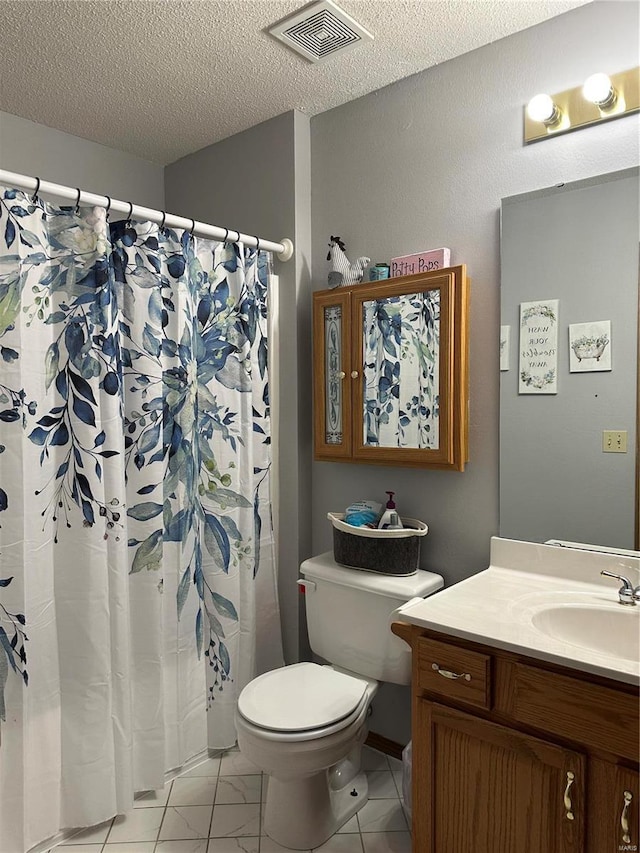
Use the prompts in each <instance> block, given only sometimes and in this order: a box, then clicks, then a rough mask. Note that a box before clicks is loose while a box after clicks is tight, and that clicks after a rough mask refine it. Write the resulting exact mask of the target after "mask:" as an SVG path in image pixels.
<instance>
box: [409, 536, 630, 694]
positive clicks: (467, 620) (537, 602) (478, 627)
mask: <svg viewBox="0 0 640 853" xmlns="http://www.w3.org/2000/svg"><path fill="white" fill-rule="evenodd" d="M603 569H604V570H606V571H611V572H615V573H616V574H619V575H623V576H626V577H627V578H629V580H630V581H631V583H632V584H633V585H634V586H637V585H638V584H640V557H636V556H632V555H628V556H627V555H620V554H602V553H597V552H591V551H583V550H580V549H576V548H565V547H557V546H552V545H539V544H536V543H530V542H516V541H515V540H510V539H499V538H497V537H494V538H493V539H492V540H491V565H490V566H489V568H488V569H485V570H484V571H482V572H480V573H479V574H476V575H473V576H472V577H470V578H467V579H466V580H464V581H461V582H460V583H458V584H455V585H454V586H452V587H449V588H447V589H445V590H443V591H441V592H438V593H435V594H434V595H431V596H429V597H428V598H425V599H420V600H417V599H413V600H412V601H410V602H408V604H407V605H405V606H404V607H403V608H401V609H400V616H399V618H400V619H401V620H402V621H403V622H408V623H410V624H414V625H420V626H422V627H424V628H431V629H432V630H434V631H439V632H441V633H443V634H450V635H452V636H455V637H461V638H463V639H466V640H471V641H474V642H478V643H482V644H484V645H488V646H495V647H497V648H500V649H505V650H507V651H510V652H515V653H518V654H523V655H526V656H528V657H531V658H537V659H538V660H544V661H550V662H552V663H556V664H559V665H562V666H566V667H569V668H571V669H577V670H581V671H583V672H589V673H593V674H596V675H601V676H605V677H607V678H611V679H614V680H616V681H623V682H627V683H629V684H640V661H639V659H638V658H639V647H640V605H636V606H635V607H630V606H623V605H621V604H619V603H618V588H619V587H620V583H619V582H618V581H616V580H614V579H613V578H606V577H602V576H601V575H600V571H601V570H603ZM559 608H562V613H561V614H559V615H560V617H561V618H564V617H565V615H566V616H568V617H569V619H571V618H572V617H573V616H574V615H576V614H577V616H578V618H579V619H585V618H586V619H587V620H588V619H590V618H591V615H592V614H593V618H594V620H595V621H593V623H590V622H586V623H585V624H586V628H587V630H586V632H585V631H584V630H583V631H582V637H581V641H580V642H577V641H575V638H574V637H573V635H572V641H571V642H568V641H567V640H566V637H564V633H565V632H564V630H563V631H561V632H560V634H562V635H563V636H562V638H561V637H560V636H559V635H558V631H555V630H554V631H553V633H554V634H555V636H552V635H551V632H548V631H549V629H546V630H545V628H544V627H540V626H541V623H544V621H545V617H546V615H547V614H548V612H549V610H550V609H551V610H553V611H554V615H556V616H557V615H558V613H556V612H555V611H557V610H558V609H559ZM543 611H545V612H543ZM569 611H573V612H569ZM578 611H579V612H578ZM621 620H624V625H623V626H622V627H624V629H625V635H626V639H625V641H624V642H621V641H620V640H619V639H618V635H617V633H616V629H617V628H618V627H619V626H620V624H621ZM591 624H592V625H593V630H591ZM582 640H584V643H583V642H582Z"/></svg>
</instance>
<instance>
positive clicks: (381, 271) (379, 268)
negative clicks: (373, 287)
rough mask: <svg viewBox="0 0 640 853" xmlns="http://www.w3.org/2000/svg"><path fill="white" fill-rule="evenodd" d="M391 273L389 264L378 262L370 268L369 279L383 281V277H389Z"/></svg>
mask: <svg viewBox="0 0 640 853" xmlns="http://www.w3.org/2000/svg"><path fill="white" fill-rule="evenodd" d="M390 275H391V269H390V267H389V264H376V265H375V266H373V267H371V268H370V269H369V281H382V279H385V278H389V276H390Z"/></svg>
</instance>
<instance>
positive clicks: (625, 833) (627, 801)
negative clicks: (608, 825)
mask: <svg viewBox="0 0 640 853" xmlns="http://www.w3.org/2000/svg"><path fill="white" fill-rule="evenodd" d="M622 797H623V800H624V806H623V807H622V814H621V815H620V826H621V827H622V841H623V843H624V844H631V836H630V835H629V818H628V812H629V806H630V805H631V800H632V799H633V794H632V793H631V791H625V792H624V794H623V795H622Z"/></svg>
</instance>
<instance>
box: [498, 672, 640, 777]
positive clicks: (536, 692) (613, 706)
mask: <svg viewBox="0 0 640 853" xmlns="http://www.w3.org/2000/svg"><path fill="white" fill-rule="evenodd" d="M498 682H499V683H500V687H499V690H498V692H497V695H496V709H497V710H499V711H502V712H503V713H506V714H508V715H509V716H510V717H512V719H514V720H517V721H518V722H521V723H525V724H526V725H530V726H535V727H536V728H539V729H542V730H544V731H545V732H549V733H550V734H555V735H559V736H562V737H570V738H571V739H572V740H575V741H578V742H579V743H581V744H584V745H585V746H588V747H592V748H594V749H601V750H604V751H606V752H610V753H612V754H614V755H619V756H622V757H624V758H628V759H630V760H631V761H637V760H638V748H639V746H640V744H639V742H638V710H639V706H638V697H637V695H636V696H633V695H631V694H628V693H626V692H625V693H623V692H622V691H618V690H615V689H612V688H610V687H605V686H603V685H600V684H591V683H589V682H587V681H583V680H582V679H578V678H572V677H571V676H567V675H560V674H559V673H554V672H547V671H545V670H542V669H538V668H537V667H535V666H529V665H526V664H507V665H506V666H505V667H504V669H500V671H499V672H498Z"/></svg>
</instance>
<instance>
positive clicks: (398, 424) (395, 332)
mask: <svg viewBox="0 0 640 853" xmlns="http://www.w3.org/2000/svg"><path fill="white" fill-rule="evenodd" d="M362 315H363V316H362V325H363V328H362V347H363V352H362V359H363V374H364V375H363V383H364V390H363V401H362V423H363V435H362V440H363V442H364V444H365V445H366V446H368V447H415V448H429V449H431V450H437V449H438V446H439V434H440V427H439V395H440V382H439V369H438V367H439V360H440V290H439V289H434V290H426V291H424V292H421V293H407V294H403V295H402V296H386V297H379V298H377V299H370V300H367V301H366V302H363V303H362Z"/></svg>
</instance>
